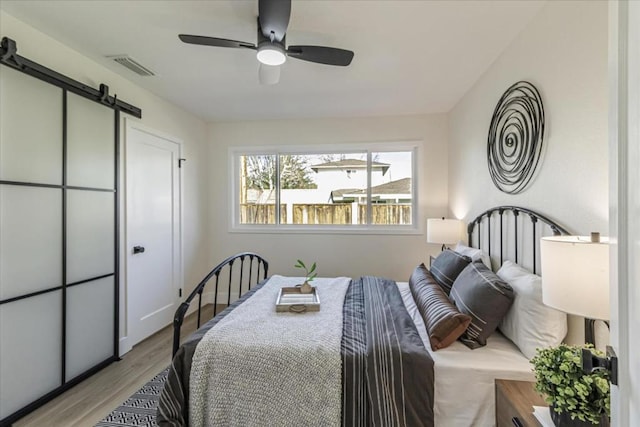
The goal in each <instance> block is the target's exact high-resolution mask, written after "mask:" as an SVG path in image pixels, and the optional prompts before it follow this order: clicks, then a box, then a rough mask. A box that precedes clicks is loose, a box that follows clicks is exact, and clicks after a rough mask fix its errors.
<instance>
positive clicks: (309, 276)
mask: <svg viewBox="0 0 640 427" xmlns="http://www.w3.org/2000/svg"><path fill="white" fill-rule="evenodd" d="M295 267H296V268H301V269H303V270H304V271H305V278H304V283H303V284H302V285H300V292H301V293H303V294H310V293H311V292H313V286H311V284H309V282H311V281H312V280H313V279H315V277H316V276H317V273H316V272H315V271H316V263H315V262H314V263H313V265H312V266H311V268H307V266H306V265H305V264H304V262H302V260H298V261H297V262H296V265H295Z"/></svg>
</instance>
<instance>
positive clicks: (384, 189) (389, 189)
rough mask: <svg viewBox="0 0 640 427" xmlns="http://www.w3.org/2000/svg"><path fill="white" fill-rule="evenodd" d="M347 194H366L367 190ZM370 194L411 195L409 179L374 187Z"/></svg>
mask: <svg viewBox="0 0 640 427" xmlns="http://www.w3.org/2000/svg"><path fill="white" fill-rule="evenodd" d="M349 194H353V195H356V194H367V190H357V191H353V192H351V193H349ZM371 194H372V195H377V194H411V178H402V179H398V180H396V181H391V182H387V183H385V184H380V185H376V186H375V187H371ZM343 195H346V193H343Z"/></svg>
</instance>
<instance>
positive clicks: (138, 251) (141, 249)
mask: <svg viewBox="0 0 640 427" xmlns="http://www.w3.org/2000/svg"><path fill="white" fill-rule="evenodd" d="M143 252H144V246H134V247H133V254H134V255H135V254H141V253H143Z"/></svg>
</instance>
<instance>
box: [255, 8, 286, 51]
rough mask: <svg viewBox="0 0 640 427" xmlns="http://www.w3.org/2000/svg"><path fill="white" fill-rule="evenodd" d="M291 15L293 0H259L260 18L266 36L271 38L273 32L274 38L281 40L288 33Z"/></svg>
mask: <svg viewBox="0 0 640 427" xmlns="http://www.w3.org/2000/svg"><path fill="white" fill-rule="evenodd" d="M290 17H291V0H259V1H258V19H259V20H260V27H261V28H262V34H264V36H265V37H266V38H268V39H269V38H270V35H271V33H273V36H274V40H277V41H279V42H281V41H282V39H283V38H284V36H285V34H286V33H287V27H288V26H289V18H290Z"/></svg>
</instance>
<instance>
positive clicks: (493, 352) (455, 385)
mask: <svg viewBox="0 0 640 427" xmlns="http://www.w3.org/2000/svg"><path fill="white" fill-rule="evenodd" d="M398 289H399V290H400V294H401V295H402V299H403V301H404V305H405V307H406V308H407V311H408V312H409V315H410V316H411V318H412V319H413V322H414V323H415V325H416V328H417V329H418V333H419V334H420V338H422V342H423V343H424V346H425V348H426V349H427V350H428V351H429V353H430V354H431V357H432V359H433V361H434V370H435V385H434V389H435V402H434V415H435V425H436V426H437V427H448V426H451V427H462V426H483V427H484V426H494V425H495V388H494V379H496V378H503V379H512V380H523V381H534V376H533V372H532V367H533V366H532V365H531V364H530V363H529V360H528V359H527V358H526V357H525V356H524V355H523V354H522V353H520V350H518V348H517V347H516V346H515V345H514V344H513V343H512V342H511V341H509V340H508V339H507V338H505V337H504V336H503V335H502V334H500V333H499V332H495V333H494V334H493V335H491V337H489V339H488V340H487V345H486V346H485V347H481V348H478V349H475V350H471V349H469V348H468V347H466V346H465V345H464V344H462V343H461V342H459V341H456V342H455V343H453V344H452V345H450V346H449V347H447V348H444V349H441V350H438V351H433V350H432V349H431V345H430V344H429V337H428V336H427V331H426V329H425V326H424V322H423V320H422V316H420V312H419V311H418V307H417V306H416V304H415V302H414V301H413V297H412V295H411V290H410V289H409V284H408V283H406V282H399V283H398Z"/></svg>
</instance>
